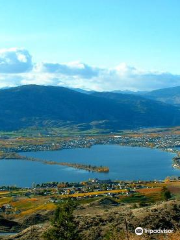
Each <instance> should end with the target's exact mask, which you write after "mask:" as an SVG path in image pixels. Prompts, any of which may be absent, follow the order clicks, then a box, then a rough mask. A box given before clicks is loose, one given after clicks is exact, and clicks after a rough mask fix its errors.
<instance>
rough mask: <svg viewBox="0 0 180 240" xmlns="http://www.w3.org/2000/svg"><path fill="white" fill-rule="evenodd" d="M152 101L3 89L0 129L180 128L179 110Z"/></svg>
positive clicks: (53, 90)
mask: <svg viewBox="0 0 180 240" xmlns="http://www.w3.org/2000/svg"><path fill="white" fill-rule="evenodd" d="M149 98H151V97H149V96H148V97H147V96H146V97H145V96H138V95H133V94H121V93H114V92H91V93H88V94H86V93H80V92H77V91H75V90H72V89H68V88H64V87H52V86H38V85H26V86H20V87H15V88H8V89H2V90H0V130H3V131H4V130H18V129H22V128H27V127H58V126H62V125H63V124H64V125H66V126H67V125H69V126H71V125H78V124H85V125H86V126H88V128H91V127H92V126H93V127H94V126H96V127H98V128H103V129H109V131H116V130H119V129H134V128H140V127H161V126H175V125H180V110H179V108H178V107H176V106H173V105H170V104H167V103H164V102H160V101H155V100H152V99H149ZM158 100H159V99H158Z"/></svg>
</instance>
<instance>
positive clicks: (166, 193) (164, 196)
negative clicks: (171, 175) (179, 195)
mask: <svg viewBox="0 0 180 240" xmlns="http://www.w3.org/2000/svg"><path fill="white" fill-rule="evenodd" d="M161 196H162V199H163V200H165V201H167V200H168V199H170V198H171V193H170V191H169V190H168V189H167V188H166V187H163V188H162V190H161Z"/></svg>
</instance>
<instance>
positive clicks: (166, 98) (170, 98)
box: [143, 87, 180, 105]
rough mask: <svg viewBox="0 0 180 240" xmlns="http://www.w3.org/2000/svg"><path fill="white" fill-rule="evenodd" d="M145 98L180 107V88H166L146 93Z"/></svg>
mask: <svg viewBox="0 0 180 240" xmlns="http://www.w3.org/2000/svg"><path fill="white" fill-rule="evenodd" d="M143 97H145V98H148V99H153V100H157V101H161V102H164V103H168V104H173V105H180V87H173V88H164V89H159V90H155V91H151V92H148V93H144V94H143Z"/></svg>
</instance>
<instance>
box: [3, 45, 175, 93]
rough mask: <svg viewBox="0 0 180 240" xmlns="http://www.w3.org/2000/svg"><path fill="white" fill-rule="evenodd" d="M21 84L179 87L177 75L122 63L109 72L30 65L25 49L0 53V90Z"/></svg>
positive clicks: (77, 66)
mask: <svg viewBox="0 0 180 240" xmlns="http://www.w3.org/2000/svg"><path fill="white" fill-rule="evenodd" d="M24 84H38V85H54V86H65V87H72V88H82V89H91V90H97V91H111V90H132V91H137V90H143V91H144V90H154V89H160V88H166V87H174V86H180V75H175V74H171V73H168V72H167V73H166V72H157V71H143V70H141V69H138V68H136V67H134V66H129V65H127V64H125V63H121V64H120V65H118V66H116V67H114V68H109V69H108V68H99V67H93V66H89V65H87V64H85V63H81V62H70V63H47V62H46V63H37V64H33V63H32V58H31V55H30V54H29V52H28V51H27V50H25V49H17V48H13V49H6V50H0V88H1V87H10V86H18V85H24Z"/></svg>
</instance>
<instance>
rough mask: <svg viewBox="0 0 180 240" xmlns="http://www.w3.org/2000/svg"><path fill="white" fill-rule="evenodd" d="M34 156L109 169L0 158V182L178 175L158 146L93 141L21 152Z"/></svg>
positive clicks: (27, 184)
mask: <svg viewBox="0 0 180 240" xmlns="http://www.w3.org/2000/svg"><path fill="white" fill-rule="evenodd" d="M21 155H25V156H28V157H35V158H40V159H46V160H53V161H57V162H70V163H82V164H91V165H97V166H100V165H103V166H108V167H109V169H110V172H109V173H96V172H88V171H85V170H79V169H74V168H70V167H66V166H59V165H46V164H42V163H39V162H31V161H24V160H1V161H0V186H2V185H17V186H21V187H30V186H31V185H32V183H33V182H34V183H42V182H51V181H58V182H62V181H63V182H66V181H69V182H73V181H74V182H78V181H84V180H88V179H89V178H99V179H112V180H154V179H157V180H162V179H164V178H165V177H167V176H180V170H177V169H174V168H172V158H173V156H175V154H173V153H169V152H163V151H161V150H159V149H150V148H142V147H125V146H119V145H96V146H93V147H91V148H76V149H64V150H59V151H42V152H25V153H21Z"/></svg>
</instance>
